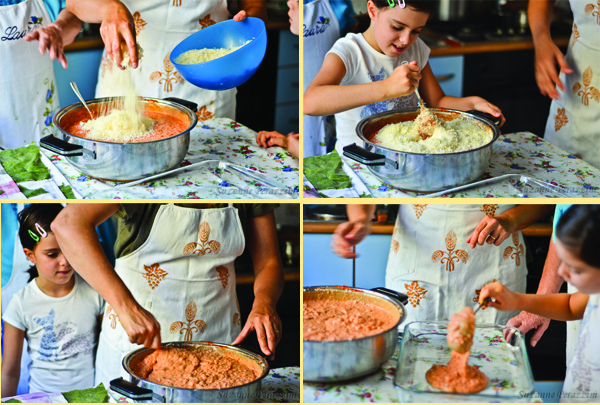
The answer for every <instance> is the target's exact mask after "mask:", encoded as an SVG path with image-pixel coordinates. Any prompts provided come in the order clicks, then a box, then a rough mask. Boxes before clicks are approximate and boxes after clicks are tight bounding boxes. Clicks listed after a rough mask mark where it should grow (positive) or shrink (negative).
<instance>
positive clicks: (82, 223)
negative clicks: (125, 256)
mask: <svg viewBox="0 0 600 405" xmlns="http://www.w3.org/2000/svg"><path fill="white" fill-rule="evenodd" d="M119 208H120V205H119V204H69V205H67V207H65V208H64V209H63V210H62V211H61V212H60V213H59V214H58V216H57V217H56V219H55V220H54V222H52V225H51V228H52V232H54V235H55V236H56V240H57V241H58V244H59V246H60V248H61V250H62V252H63V254H64V255H65V257H66V258H67V260H68V261H69V263H70V264H71V266H72V267H73V268H74V269H75V271H77V273H79V274H80V275H81V276H82V277H83V278H84V279H85V281H87V282H88V284H89V285H90V286H91V287H92V288H93V289H94V290H96V291H97V292H98V294H100V295H101V296H102V298H104V299H105V300H106V302H108V303H109V304H110V306H111V307H113V308H114V310H115V312H116V313H117V315H118V316H119V321H120V322H121V324H122V325H123V328H124V329H125V331H126V332H127V335H128V336H129V340H130V342H131V343H137V344H141V345H144V346H145V347H152V348H155V349H156V348H159V347H160V346H161V342H160V325H159V324H158V322H157V321H156V319H154V317H153V316H152V314H150V312H148V311H146V310H145V309H144V308H142V307H141V306H140V305H139V304H138V303H137V301H136V300H135V299H134V298H133V296H132V295H131V292H130V291H129V289H128V288H127V286H126V285H125V284H124V283H123V280H121V278H120V277H119V276H118V275H117V273H116V272H115V269H114V268H113V267H112V265H111V264H110V262H109V261H108V259H107V258H106V255H105V254H104V251H103V250H102V245H101V244H100V239H99V238H98V234H97V233H96V227H97V226H98V225H100V224H101V223H102V222H104V221H106V220H107V219H108V218H110V217H111V216H112V215H113V214H115V213H116V212H117V211H118V210H119Z"/></svg>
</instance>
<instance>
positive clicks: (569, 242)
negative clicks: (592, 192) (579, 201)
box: [556, 205, 600, 268]
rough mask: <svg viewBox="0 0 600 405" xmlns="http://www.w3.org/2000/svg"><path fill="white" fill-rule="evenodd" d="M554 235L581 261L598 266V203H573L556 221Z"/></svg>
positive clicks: (599, 219)
mask: <svg viewBox="0 0 600 405" xmlns="http://www.w3.org/2000/svg"><path fill="white" fill-rule="evenodd" d="M556 237H557V238H558V239H559V240H560V241H561V243H563V244H564V245H565V246H566V247H567V249H569V251H571V252H572V253H573V254H575V255H577V256H579V258H581V260H582V261H583V262H585V263H586V264H588V265H590V266H592V267H596V268H600V256H599V255H598V247H599V246H600V205H573V206H572V207H571V208H569V209H568V210H567V211H566V212H565V213H564V214H563V215H562V217H561V218H560V220H559V221H558V224H557V225H556Z"/></svg>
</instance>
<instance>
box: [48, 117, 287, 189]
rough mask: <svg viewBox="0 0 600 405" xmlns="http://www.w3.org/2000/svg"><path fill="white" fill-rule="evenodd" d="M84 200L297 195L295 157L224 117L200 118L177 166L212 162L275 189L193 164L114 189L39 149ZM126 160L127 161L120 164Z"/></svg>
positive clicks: (107, 182) (207, 165)
mask: <svg viewBox="0 0 600 405" xmlns="http://www.w3.org/2000/svg"><path fill="white" fill-rule="evenodd" d="M44 153H45V154H46V155H47V156H48V157H49V158H50V160H51V161H52V162H53V163H54V165H55V166H56V167H58V169H59V170H60V171H61V172H62V173H63V174H64V175H65V177H66V178H67V179H68V181H69V183H70V184H71V186H72V187H73V189H75V190H76V191H77V192H78V193H79V194H80V195H81V196H83V198H140V199H141V198H144V199H147V198H164V199H188V198H229V199H237V198H278V199H280V198H298V187H299V177H298V173H299V170H298V159H296V158H294V157H293V156H292V155H291V154H290V153H289V152H287V151H286V150H284V149H282V148H279V147H270V148H268V149H266V150H265V149H263V148H260V147H258V145H257V144H256V132H254V131H252V130H251V129H249V128H247V127H245V126H243V125H241V124H239V123H237V122H235V121H232V120H230V119H228V118H215V119H211V120H206V121H202V122H199V123H198V125H197V126H196V127H195V128H194V129H193V130H192V131H191V136H190V147H189V150H188V154H187V156H186V158H185V160H184V161H183V163H182V164H181V166H182V167H183V166H190V165H192V164H195V163H199V162H201V161H205V160H217V161H221V162H228V163H233V164H236V165H239V166H244V167H246V168H249V169H250V170H252V171H253V172H254V173H258V174H259V176H267V177H264V178H265V179H269V180H270V182H271V183H274V184H276V185H278V186H279V187H278V188H275V187H272V186H271V185H268V184H266V183H265V182H261V181H260V180H257V179H255V178H252V177H250V176H248V175H244V174H239V173H238V172H236V171H234V170H230V169H228V168H227V167H225V168H220V167H218V164H206V165H201V166H199V167H194V168H193V169H192V170H190V171H185V172H179V173H176V174H173V175H170V176H167V177H163V178H159V179H156V180H151V181H148V182H146V183H142V184H139V185H133V186H128V187H119V188H118V189H113V187H114V186H115V185H119V184H122V183H115V182H110V181H100V180H97V179H95V178H92V177H89V176H86V175H85V174H83V173H81V172H80V171H79V170H77V169H76V168H75V167H74V166H73V165H71V164H70V163H69V162H67V160H66V158H64V157H62V156H59V155H56V154H54V153H53V152H49V151H47V150H44ZM123 164H127V162H123Z"/></svg>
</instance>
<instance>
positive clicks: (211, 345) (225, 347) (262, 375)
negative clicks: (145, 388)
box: [122, 340, 269, 392]
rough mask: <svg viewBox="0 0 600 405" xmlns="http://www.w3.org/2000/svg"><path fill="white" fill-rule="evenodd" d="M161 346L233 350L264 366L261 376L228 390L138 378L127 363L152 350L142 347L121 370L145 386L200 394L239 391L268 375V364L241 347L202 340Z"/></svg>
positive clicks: (126, 362) (127, 359) (129, 354)
mask: <svg viewBox="0 0 600 405" xmlns="http://www.w3.org/2000/svg"><path fill="white" fill-rule="evenodd" d="M162 345H163V346H167V347H178V346H193V345H199V346H206V347H214V348H223V349H226V350H235V351H239V352H242V353H244V354H245V355H248V356H250V357H253V358H255V359H256V360H257V363H260V364H261V365H264V370H263V372H262V374H261V375H260V376H259V377H257V378H256V379H254V380H252V381H250V382H248V383H246V384H241V385H236V386H233V387H228V388H182V387H173V386H171V385H164V384H160V383H156V382H154V381H149V380H145V379H143V378H141V377H138V376H137V375H136V374H135V373H134V372H133V371H132V370H131V368H130V367H129V361H130V360H131V359H132V358H133V357H135V356H137V355H138V354H140V353H143V352H146V351H151V350H154V349H150V348H147V347H142V348H140V349H136V350H134V351H133V352H131V353H128V354H127V355H126V356H125V357H124V358H123V362H122V363H123V368H124V369H125V370H126V371H127V372H128V373H129V374H130V375H131V376H132V377H134V378H135V379H137V380H139V381H143V382H145V383H147V384H153V385H156V386H159V387H164V388H169V389H176V390H185V391H202V392H212V391H214V392H217V391H225V390H235V389H239V388H241V387H245V386H249V385H252V384H256V383H257V382H259V381H261V380H262V379H263V378H265V377H266V376H267V375H268V374H269V363H268V362H267V361H266V360H265V359H264V358H263V357H262V356H260V355H258V354H256V353H253V352H251V351H249V350H246V349H243V348H241V347H236V346H231V345H227V344H224V343H215V342H208V341H202V340H198V341H182V342H166V343H163V344H162Z"/></svg>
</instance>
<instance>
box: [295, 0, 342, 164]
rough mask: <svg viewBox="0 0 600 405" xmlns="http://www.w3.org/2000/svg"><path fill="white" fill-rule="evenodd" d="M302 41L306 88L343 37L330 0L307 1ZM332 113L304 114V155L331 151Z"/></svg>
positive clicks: (317, 154)
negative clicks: (329, 140) (326, 114)
mask: <svg viewBox="0 0 600 405" xmlns="http://www.w3.org/2000/svg"><path fill="white" fill-rule="evenodd" d="M303 17H304V24H303V27H302V41H303V46H304V58H303V59H304V62H303V69H304V71H303V72H304V73H303V78H304V91H306V89H307V87H308V85H309V84H310V83H311V82H312V80H313V79H314V78H315V76H316V75H317V73H318V72H319V70H320V69H321V66H322V65H323V60H324V59H325V55H326V54H327V52H328V51H329V49H331V47H332V46H333V44H334V43H335V41H337V40H338V39H339V37H340V24H339V22H338V19H337V17H336V16H335V13H334V12H333V9H332V8H331V5H330V4H329V0H315V1H313V2H312V3H308V4H304V13H303ZM332 120H333V119H332V118H331V116H329V117H313V116H310V115H304V128H303V130H304V132H303V133H302V138H303V139H304V141H303V142H304V143H303V145H304V149H303V150H304V156H319V155H324V154H326V153H327V151H326V149H327V147H326V145H327V141H328V139H327V138H328V137H331V136H332V135H333V131H334V125H333V123H332Z"/></svg>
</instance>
